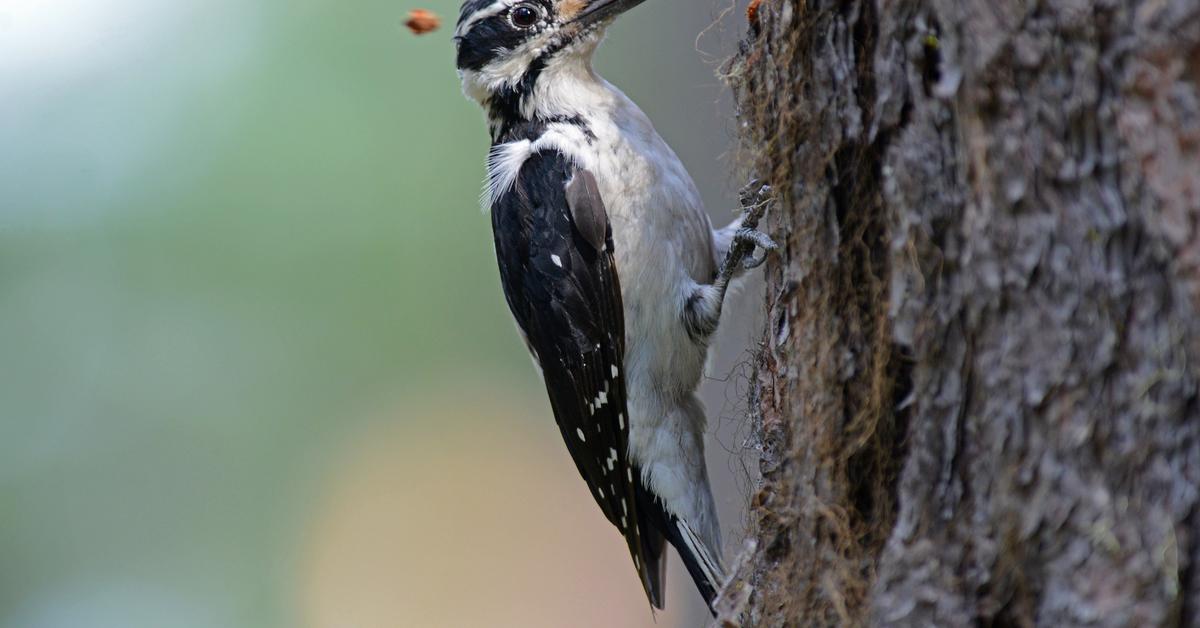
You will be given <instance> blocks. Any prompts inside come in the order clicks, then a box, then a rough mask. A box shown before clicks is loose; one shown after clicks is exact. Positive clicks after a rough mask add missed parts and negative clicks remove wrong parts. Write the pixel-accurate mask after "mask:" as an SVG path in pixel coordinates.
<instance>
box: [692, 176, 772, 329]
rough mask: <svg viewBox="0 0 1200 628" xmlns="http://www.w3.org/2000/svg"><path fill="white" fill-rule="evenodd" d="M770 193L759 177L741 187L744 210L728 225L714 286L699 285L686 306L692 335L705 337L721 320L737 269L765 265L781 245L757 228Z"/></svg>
mask: <svg viewBox="0 0 1200 628" xmlns="http://www.w3.org/2000/svg"><path fill="white" fill-rule="evenodd" d="M770 195H771V188H770V187H769V186H767V185H763V184H762V183H760V182H759V181H757V180H756V181H751V182H750V184H749V185H747V186H746V187H745V188H742V192H741V195H740V197H741V199H740V200H741V202H742V211H743V213H742V216H741V218H740V220H739V221H735V222H734V224H732V225H730V226H729V227H727V228H726V229H733V230H734V231H733V236H732V237H731V238H730V240H729V246H728V250H726V251H725V259H724V260H722V262H721V265H720V267H719V268H718V269H717V276H716V277H715V278H714V279H713V283H712V284H711V285H707V286H697V288H696V291H695V292H694V293H693V294H692V296H691V297H690V298H689V299H688V301H687V304H686V306H685V308H684V320H685V322H686V323H687V327H688V330H689V332H690V333H691V334H692V336H693V337H696V338H704V339H706V338H708V337H709V336H711V335H712V333H713V332H714V331H716V329H717V324H718V323H719V322H720V321H721V309H722V307H723V305H724V303H725V294H726V292H728V290H729V284H730V283H731V282H732V281H733V279H734V277H736V276H737V274H738V272H739V271H740V270H743V269H744V270H750V269H754V268H758V267H759V266H762V264H763V262H765V261H766V260H767V256H768V255H769V254H770V253H771V251H774V250H776V249H777V248H779V247H778V245H776V244H775V242H774V241H773V240H771V238H770V237H768V236H767V234H765V233H762V232H761V231H758V230H757V227H758V223H759V221H760V220H762V217H763V214H765V213H766V211H767V207H768V206H769V205H770V203H771V196H770ZM756 248H758V249H762V250H763V254H762V255H761V256H760V257H754V250H755V249H756Z"/></svg>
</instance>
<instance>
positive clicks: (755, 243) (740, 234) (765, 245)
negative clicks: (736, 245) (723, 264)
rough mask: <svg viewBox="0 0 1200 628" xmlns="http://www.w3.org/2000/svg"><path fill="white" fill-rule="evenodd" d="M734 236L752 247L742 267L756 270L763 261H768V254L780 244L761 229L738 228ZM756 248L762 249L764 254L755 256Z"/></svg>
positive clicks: (738, 240)
mask: <svg viewBox="0 0 1200 628" xmlns="http://www.w3.org/2000/svg"><path fill="white" fill-rule="evenodd" d="M733 238H734V240H735V241H737V242H740V243H744V244H747V245H750V247H751V248H750V250H749V251H748V252H747V254H746V258H745V259H744V260H743V261H742V268H745V269H746V270H754V269H755V268H758V267H759V266H762V265H763V263H764V262H766V261H767V256H768V255H770V254H771V252H772V251H775V250H777V249H778V248H779V245H778V244H775V241H774V240H772V239H771V238H770V236H768V235H767V234H765V233H763V232H761V231H756V230H754V229H750V228H748V227H743V228H741V229H738V231H737V233H736V234H734V236H733ZM754 248H760V249H762V250H763V254H762V255H761V256H758V257H755V256H754V255H753V253H754Z"/></svg>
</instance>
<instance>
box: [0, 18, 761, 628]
mask: <svg viewBox="0 0 1200 628" xmlns="http://www.w3.org/2000/svg"><path fill="white" fill-rule="evenodd" d="M419 1H420V3H421V4H414V5H411V6H410V5H403V4H397V3H394V2H380V1H367V2H355V3H344V2H343V3H338V2H318V1H316V0H254V1H252V2H247V1H242V0H237V1H235V0H172V1H171V2H161V1H156V0H0V628H59V627H63V628H74V627H82V626H87V627H109V626H112V627H121V628H142V627H145V628H151V627H156V628H157V627H181V628H190V627H197V628H201V627H235V626H236V627H241V626H245V627H273V626H313V627H320V628H341V627H343V626H344V627H354V628H360V627H370V626H381V627H382V626H433V625H444V626H476V625H479V626H510V625H511V626H566V625H571V626H575V625H579V626H585V625H595V626H619V625H628V626H644V625H653V624H652V623H651V622H652V620H651V616H650V613H649V611H648V608H647V606H646V604H645V602H644V599H643V598H642V594H641V591H640V588H639V587H638V585H637V581H636V579H635V577H634V575H633V570H632V566H631V565H629V560H628V557H627V555H625V554H624V547H623V544H622V543H621V542H620V540H619V537H618V536H617V534H616V533H615V531H614V530H613V529H611V528H610V527H609V526H608V525H607V523H605V522H604V521H603V518H602V517H601V516H600V514H599V511H598V510H597V509H596V507H595V505H594V504H592V503H590V497H589V496H588V494H587V492H586V491H585V490H584V487H583V485H582V483H581V481H580V480H579V479H578V478H577V476H576V474H575V472H574V469H573V467H572V466H571V464H570V462H569V460H568V459H567V456H566V453H565V450H564V449H563V448H562V446H561V443H559V442H558V440H557V439H558V436H557V431H556V430H555V429H553V428H552V418H551V417H550V414H549V410H548V408H547V407H546V404H545V402H544V398H543V390H542V389H541V385H540V383H539V382H538V379H537V377H536V374H535V372H534V370H533V369H532V368H531V366H530V361H529V358H528V357H527V356H526V354H525V351H524V349H523V347H522V346H521V344H520V341H519V340H518V338H517V334H516V332H515V331H514V327H513V324H512V322H511V320H510V318H509V316H508V313H507V310H506V308H505V306H504V302H503V299H502V297H501V295H500V292H499V287H498V281H497V276H496V270H495V262H494V258H493V254H492V245H491V236H490V228H489V224H488V221H487V219H486V217H485V216H483V215H481V213H480V211H479V208H478V195H479V190H480V185H479V183H480V182H481V181H482V178H483V174H484V173H483V166H482V164H483V160H484V156H485V153H486V150H487V137H486V133H485V131H484V126H483V122H482V116H481V113H480V112H479V111H478V109H477V108H476V106H475V105H474V104H472V103H469V102H467V101H466V100H465V99H464V98H463V97H462V95H461V93H460V91H459V85H458V81H457V77H456V76H455V73H454V62H453V45H452V43H451V42H450V40H449V37H450V32H451V31H452V28H453V26H452V22H453V20H454V18H455V17H456V16H457V2H455V1H453V0H436V1H434V2H427V1H426V0H419ZM418 6H424V7H426V8H429V9H432V10H434V11H435V12H437V13H439V14H440V15H442V16H443V18H444V19H445V20H447V22H448V24H447V25H445V26H444V27H443V28H442V30H440V31H438V32H436V33H433V34H431V35H428V36H425V37H421V38H417V37H414V36H412V35H411V34H409V33H407V32H406V31H404V30H403V28H402V27H401V25H400V24H401V22H402V21H403V19H404V15H405V14H406V13H407V11H408V10H409V9H411V8H416V7H418ZM730 8H731V7H727V6H724V5H719V4H715V3H699V4H696V3H692V2H684V1H683V0H652V1H651V2H649V3H647V4H646V5H644V6H643V7H641V8H639V9H637V10H636V11H635V12H633V13H632V14H630V15H629V16H627V17H626V19H624V20H623V21H622V22H621V23H619V24H618V25H617V26H616V27H615V28H614V29H613V31H612V33H611V34H610V38H609V42H608V44H607V45H606V46H605V47H604V48H603V49H602V50H601V54H600V58H599V60H598V63H597V65H598V67H599V69H600V71H601V72H602V73H603V74H605V76H606V77H607V78H609V79H610V80H612V81H613V82H614V83H616V84H618V85H620V86H621V87H622V88H623V89H624V90H625V91H626V92H627V93H628V94H630V96H631V97H633V98H634V100H636V101H638V102H639V103H640V104H641V105H642V106H643V108H644V109H645V110H646V111H647V113H648V114H649V115H650V117H651V118H652V119H654V120H655V122H656V124H657V126H658V128H659V130H660V132H662V134H663V135H664V136H665V137H666V138H667V140H668V141H669V142H670V143H671V144H672V145H673V146H674V147H675V148H676V150H677V151H678V152H679V153H680V155H681V157H682V158H683V159H684V161H685V163H687V165H688V167H689V168H690V169H691V171H692V173H693V175H694V176H695V178H696V180H697V183H698V184H699V186H700V188H701V191H702V193H703V194H704V196H705V198H706V201H707V203H708V204H709V207H710V210H711V212H712V214H713V216H714V221H720V222H724V221H726V220H728V219H730V218H731V217H732V212H731V211H730V210H729V209H728V208H731V207H732V206H733V205H732V203H733V198H734V193H733V192H734V190H736V188H737V187H738V182H737V181H736V180H735V179H734V177H733V175H732V174H730V172H731V165H732V164H731V162H732V161H733V158H732V156H731V152H730V151H731V148H730V147H731V145H732V141H731V137H732V135H733V128H732V127H733V122H732V120H731V119H730V112H729V105H728V102H727V100H726V99H724V89H723V88H722V86H721V85H720V83H719V81H718V80H717V79H716V78H715V77H714V71H715V69H716V63H717V62H718V61H719V57H720V56H722V55H725V54H728V52H729V51H731V50H732V49H733V41H734V40H735V39H736V37H737V36H738V35H739V34H740V30H741V28H742V24H741V22H740V21H739V19H738V18H739V16H740V12H739V11H732V12H731V13H730V14H729V15H727V16H726V17H725V19H724V20H721V21H717V19H716V18H718V17H719V14H721V12H722V11H724V10H725V9H730ZM714 22H717V26H716V27H715V28H713V29H711V30H710V31H709V32H708V33H707V34H706V35H705V36H704V37H703V38H701V39H699V40H698V43H697V35H698V34H699V33H700V32H701V31H702V30H704V29H705V28H706V27H709V26H710V25H712V24H714ZM698 48H699V50H703V51H706V52H707V55H706V54H704V53H701V52H699V50H698ZM758 290H759V288H756V287H754V286H748V287H747V288H746V289H745V291H744V294H743V297H742V299H741V300H740V301H739V302H738V303H737V304H736V305H735V306H734V308H733V312H732V317H733V318H735V319H738V320H734V321H731V324H728V325H726V326H725V328H724V329H723V331H722V335H721V340H720V349H721V350H720V355H719V357H718V358H717V359H716V360H715V361H714V365H713V367H712V371H711V373H712V377H713V381H710V382H708V383H706V384H705V388H704V391H705V397H706V399H707V401H708V407H709V410H710V415H711V423H712V424H711V426H710V432H711V433H712V434H711V439H710V470H711V473H712V474H713V476H714V482H715V483H716V484H717V486H718V492H719V501H720V502H721V508H722V512H723V514H724V520H723V524H724V529H725V534H726V537H727V538H726V553H727V555H730V556H731V555H732V554H733V553H735V552H736V549H737V547H738V543H739V540H738V539H739V538H740V527H741V524H742V521H741V520H740V518H739V517H740V515H739V513H740V512H741V511H742V509H743V507H744V500H745V497H744V495H745V486H746V483H747V478H748V475H747V473H746V472H745V470H744V468H743V465H742V462H741V455H742V451H741V443H742V440H743V439H744V437H745V433H746V428H745V426H744V424H743V421H742V419H741V418H740V417H741V413H740V408H739V403H738V399H739V398H740V395H741V391H742V388H744V386H739V382H742V381H743V377H742V373H743V372H744V358H745V355H746V354H745V349H746V347H747V346H748V341H749V340H750V339H751V338H754V337H755V334H754V333H753V332H752V331H751V330H753V329H754V328H755V327H756V322H755V321H754V320H753V319H754V315H753V313H754V312H756V311H757V309H758V301H759V297H758V294H757V292H758ZM669 579H670V581H671V589H670V594H669V597H668V605H669V610H668V611H667V612H666V613H662V614H659V615H658V624H657V625H659V626H691V625H698V624H700V623H702V622H703V620H704V617H705V613H704V610H703V607H702V605H701V603H700V602H699V598H698V596H696V594H695V593H694V592H693V590H692V588H691V585H690V583H689V582H688V581H687V577H686V575H685V574H684V572H683V571H682V569H681V567H680V565H679V564H678V563H677V562H676V563H673V564H672V566H671V574H670V576H669Z"/></svg>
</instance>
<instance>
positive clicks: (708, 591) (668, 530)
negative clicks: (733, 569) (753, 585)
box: [637, 482, 723, 617]
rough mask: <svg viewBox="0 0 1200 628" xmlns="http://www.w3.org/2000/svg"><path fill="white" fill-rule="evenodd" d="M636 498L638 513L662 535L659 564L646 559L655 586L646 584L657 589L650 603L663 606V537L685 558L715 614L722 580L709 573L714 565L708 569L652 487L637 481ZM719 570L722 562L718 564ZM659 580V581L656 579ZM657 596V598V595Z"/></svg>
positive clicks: (706, 601)
mask: <svg viewBox="0 0 1200 628" xmlns="http://www.w3.org/2000/svg"><path fill="white" fill-rule="evenodd" d="M637 499H638V504H637V507H638V513H639V515H640V516H641V522H642V523H643V524H645V525H646V526H647V527H649V528H653V533H652V535H651V536H653V537H654V538H657V539H660V541H659V547H658V556H657V557H656V560H657V564H651V563H650V562H649V561H647V565H648V567H653V568H648V569H647V572H648V573H650V574H654V575H652V576H651V580H652V586H650V587H648V588H647V591H650V590H654V591H655V593H652V594H650V603H651V604H653V605H654V606H655V607H656V608H663V603H664V602H665V600H664V599H663V593H662V581H663V579H664V576H665V574H666V552H665V551H663V549H665V548H663V547H662V541H661V540H662V539H664V537H665V540H666V541H667V542H669V543H670V544H671V546H672V547H674V548H675V551H677V552H679V557H680V558H681V559H682V560H683V565H684V567H686V568H687V571H688V574H689V575H691V577H692V581H694V582H695V583H696V589H697V590H698V591H699V592H700V595H701V597H703V598H704V602H705V604H707V605H708V609H709V611H710V612H712V613H713V616H714V617H715V616H716V611H715V610H714V609H713V601H714V600H715V599H716V597H717V593H718V591H719V590H720V587H721V585H722V584H723V583H721V582H714V581H713V580H712V578H710V577H709V575H708V574H709V573H710V572H711V571H712V570H711V569H706V568H705V565H704V558H703V557H701V556H698V555H697V554H696V553H695V552H694V551H692V549H691V547H692V544H691V543H689V542H688V539H686V538H684V533H683V532H681V531H680V522H679V519H678V518H677V517H675V516H674V515H672V514H670V513H668V512H667V511H666V510H665V509H664V508H663V506H662V502H660V501H659V500H658V498H657V497H655V496H654V495H652V494H651V493H650V491H648V490H646V488H645V487H643V486H642V484H641V482H638V483H637ZM642 537H643V538H650V536H648V535H647V534H646V533H643V534H642ZM715 567H716V569H717V570H718V571H719V569H720V566H719V565H717V566H715ZM653 581H656V582H653ZM656 598H657V599H656Z"/></svg>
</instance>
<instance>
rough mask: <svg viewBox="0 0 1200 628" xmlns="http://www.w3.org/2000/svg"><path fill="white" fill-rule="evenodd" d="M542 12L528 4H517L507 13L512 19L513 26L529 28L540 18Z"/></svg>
mask: <svg viewBox="0 0 1200 628" xmlns="http://www.w3.org/2000/svg"><path fill="white" fill-rule="evenodd" d="M541 17H542V14H541V12H540V11H538V10H537V9H535V8H533V7H532V6H530V5H528V4H518V5H517V6H516V7H514V8H513V10H512V13H510V14H509V19H510V20H512V23H513V26H516V27H518V28H529V27H530V26H533V25H534V24H537V22H538V20H539V19H541Z"/></svg>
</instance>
